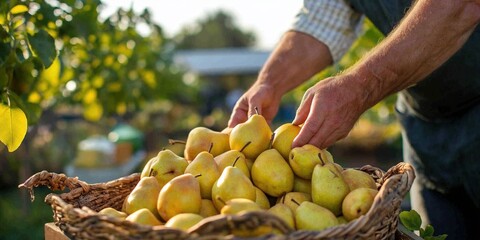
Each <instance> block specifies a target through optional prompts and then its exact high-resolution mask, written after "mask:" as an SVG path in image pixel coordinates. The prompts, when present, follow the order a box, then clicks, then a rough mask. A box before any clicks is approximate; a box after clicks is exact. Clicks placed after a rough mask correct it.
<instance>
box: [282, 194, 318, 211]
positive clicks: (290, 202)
mask: <svg viewBox="0 0 480 240" xmlns="http://www.w3.org/2000/svg"><path fill="white" fill-rule="evenodd" d="M305 201H308V202H311V201H312V197H311V196H310V194H308V193H303V192H289V193H287V194H285V195H283V196H282V197H281V198H279V200H278V201H277V202H278V203H283V204H285V205H287V206H288V207H289V208H290V209H292V211H293V212H295V210H296V209H297V207H298V205H299V204H301V203H302V202H305Z"/></svg>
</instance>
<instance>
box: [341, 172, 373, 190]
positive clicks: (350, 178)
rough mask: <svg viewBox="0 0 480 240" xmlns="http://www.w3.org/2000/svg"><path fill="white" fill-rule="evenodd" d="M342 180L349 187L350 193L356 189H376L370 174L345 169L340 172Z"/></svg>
mask: <svg viewBox="0 0 480 240" xmlns="http://www.w3.org/2000/svg"><path fill="white" fill-rule="evenodd" d="M342 176H343V180H345V182H346V183H347V184H348V186H349V187H350V191H353V190H355V189H357V188H361V187H365V188H371V189H375V190H376V189H377V184H376V183H375V180H373V177H372V176H370V174H368V173H366V172H364V171H360V170H357V169H354V168H347V169H345V170H343V171H342Z"/></svg>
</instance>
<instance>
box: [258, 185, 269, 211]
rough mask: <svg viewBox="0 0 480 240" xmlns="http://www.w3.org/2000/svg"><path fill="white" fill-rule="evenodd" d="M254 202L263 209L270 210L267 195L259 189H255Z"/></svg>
mask: <svg viewBox="0 0 480 240" xmlns="http://www.w3.org/2000/svg"><path fill="white" fill-rule="evenodd" d="M254 188H255V193H256V194H255V202H256V203H257V204H258V206H260V207H261V208H263V209H269V208H270V201H269V200H268V197H267V195H265V193H264V192H263V191H262V190H260V188H258V187H255V186H254Z"/></svg>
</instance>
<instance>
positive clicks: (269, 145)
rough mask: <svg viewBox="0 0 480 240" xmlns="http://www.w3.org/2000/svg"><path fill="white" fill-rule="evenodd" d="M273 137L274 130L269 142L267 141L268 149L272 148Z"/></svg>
mask: <svg viewBox="0 0 480 240" xmlns="http://www.w3.org/2000/svg"><path fill="white" fill-rule="evenodd" d="M274 138H275V132H273V133H272V136H271V137H270V142H269V143H268V149H272V147H273V139H274Z"/></svg>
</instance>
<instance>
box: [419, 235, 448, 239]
mask: <svg viewBox="0 0 480 240" xmlns="http://www.w3.org/2000/svg"><path fill="white" fill-rule="evenodd" d="M447 236H448V235H447V234H442V235H438V236H434V237H425V238H424V239H425V240H445V239H447Z"/></svg>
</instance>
